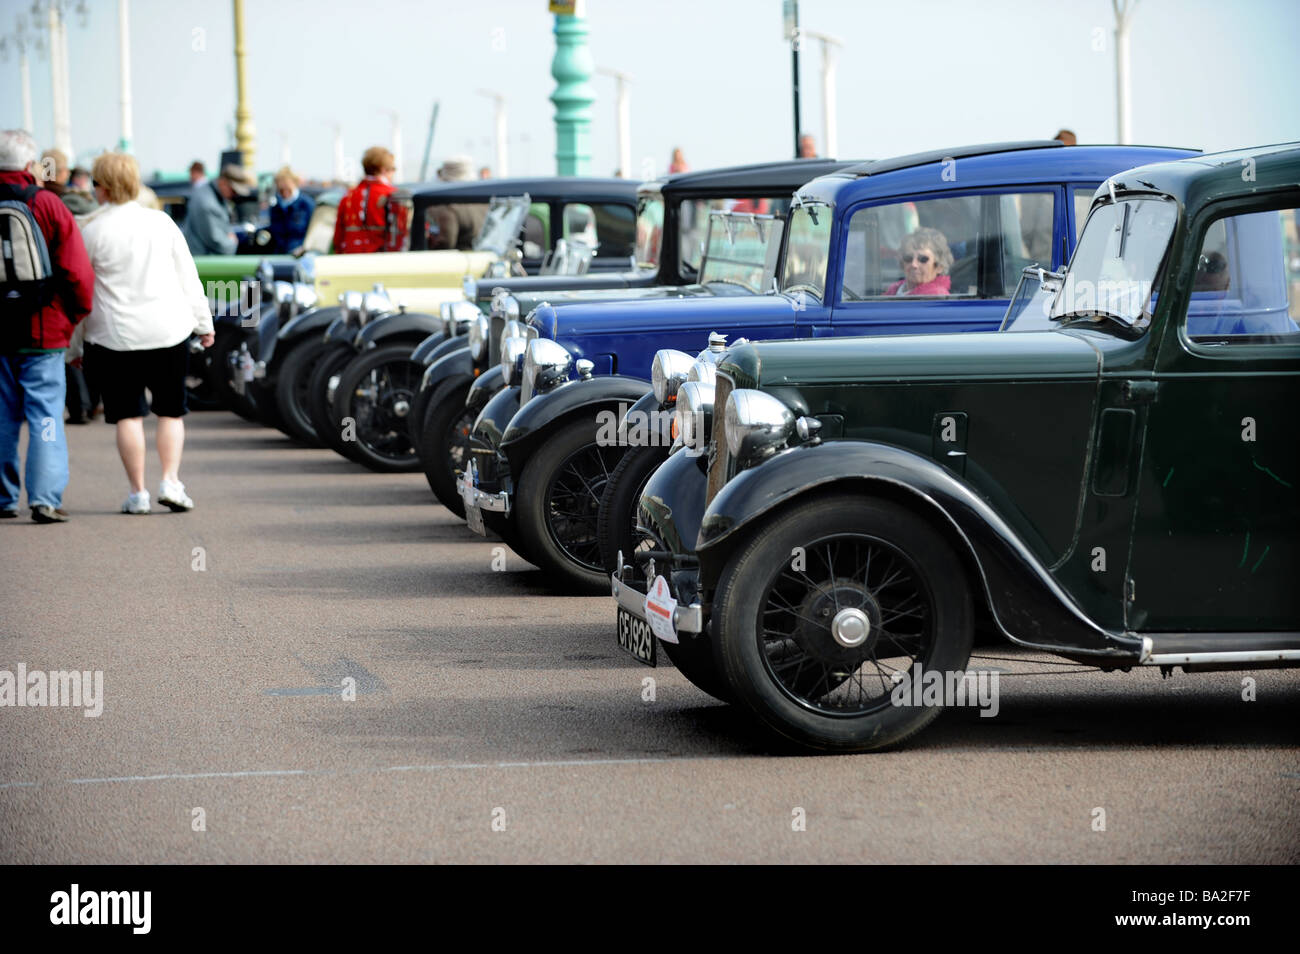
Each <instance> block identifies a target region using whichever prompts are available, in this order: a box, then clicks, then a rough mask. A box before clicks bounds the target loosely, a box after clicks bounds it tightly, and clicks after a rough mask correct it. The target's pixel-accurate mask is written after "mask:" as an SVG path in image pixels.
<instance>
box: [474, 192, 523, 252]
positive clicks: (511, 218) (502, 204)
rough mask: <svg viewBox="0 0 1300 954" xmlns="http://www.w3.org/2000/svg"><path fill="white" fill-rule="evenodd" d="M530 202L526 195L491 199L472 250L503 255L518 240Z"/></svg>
mask: <svg viewBox="0 0 1300 954" xmlns="http://www.w3.org/2000/svg"><path fill="white" fill-rule="evenodd" d="M531 202H532V200H531V199H530V198H529V197H528V196H527V195H517V196H509V197H498V198H493V200H492V204H491V205H490V206H488V212H487V218H485V219H484V220H483V228H481V229H479V233H478V237H477V238H475V239H474V250H475V251H476V252H495V253H496V254H497V255H504V254H505V253H506V250H507V249H509V248H510V247H511V245H513V244H514V242H515V240H516V239H518V238H519V230H520V229H522V228H523V227H524V219H525V218H526V217H527V215H528V207H529V204H530V203H531Z"/></svg>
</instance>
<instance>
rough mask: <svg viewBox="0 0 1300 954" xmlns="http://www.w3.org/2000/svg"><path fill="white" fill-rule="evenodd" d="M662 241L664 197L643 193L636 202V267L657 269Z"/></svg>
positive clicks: (655, 193)
mask: <svg viewBox="0 0 1300 954" xmlns="http://www.w3.org/2000/svg"><path fill="white" fill-rule="evenodd" d="M663 240H664V197H663V196H662V195H660V194H659V193H657V192H654V193H650V192H645V193H642V194H641V195H639V196H637V200H636V266H637V268H649V269H657V268H658V267H659V246H660V245H661V244H662V243H663Z"/></svg>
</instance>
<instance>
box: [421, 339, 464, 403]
mask: <svg viewBox="0 0 1300 954" xmlns="http://www.w3.org/2000/svg"><path fill="white" fill-rule="evenodd" d="M455 340H456V339H455V338H451V339H448V340H447V341H444V342H443V343H442V344H441V345H439V346H438V347H439V348H442V345H448V344H451V343H453V342H455ZM473 380H474V361H473V359H472V358H471V357H470V354H469V348H465V347H461V348H450V349H448V351H447V353H446V354H444V355H442V356H441V357H439V358H437V359H436V360H433V361H430V362H429V366H428V367H427V368H425V369H424V377H423V378H421V379H420V390H421V391H432V390H437V389H439V388H441V387H442V385H443V384H444V383H445V382H447V381H464V382H465V383H466V384H469V383H471V382H472V381H473Z"/></svg>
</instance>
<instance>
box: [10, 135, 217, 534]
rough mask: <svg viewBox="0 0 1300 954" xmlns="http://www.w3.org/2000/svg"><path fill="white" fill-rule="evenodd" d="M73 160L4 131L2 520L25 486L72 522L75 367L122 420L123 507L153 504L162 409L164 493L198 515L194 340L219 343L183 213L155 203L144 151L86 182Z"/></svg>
mask: <svg viewBox="0 0 1300 954" xmlns="http://www.w3.org/2000/svg"><path fill="white" fill-rule="evenodd" d="M60 160H62V167H63V168H64V171H66V172H67V176H66V178H63V181H60V178H61V173H60ZM66 166H67V160H66V158H64V157H62V156H61V155H59V154H57V153H54V152H52V151H51V152H47V153H46V154H45V155H44V156H42V155H40V153H39V151H38V149H37V146H36V143H35V141H34V140H33V139H32V137H31V135H30V134H28V133H27V132H25V131H24V130H21V129H8V130H4V131H2V132H0V231H2V232H3V236H4V244H3V249H4V263H3V267H4V274H3V276H0V289H3V292H2V293H0V519H3V518H14V517H17V516H18V514H19V504H20V502H21V494H22V491H23V489H24V488H25V490H26V495H27V505H28V507H29V509H30V511H31V517H32V519H33V520H34V521H35V522H36V523H40V524H54V523H62V522H64V521H66V520H67V519H68V512H67V511H66V510H65V509H64V508H63V495H64V492H65V490H66V488H67V485H68V478H69V470H68V446H67V439H66V435H65V432H64V419H63V410H64V405H65V400H66V396H67V367H68V364H65V362H68V363H70V364H71V366H73V367H74V368H80V369H84V372H85V378H86V382H87V385H88V390H89V392H90V393H91V394H97V395H99V400H100V401H101V402H102V407H103V414H104V420H105V421H107V422H108V423H110V424H114V425H115V426H116V429H117V448H118V453H119V455H120V457H121V459H122V465H123V469H124V470H125V473H126V477H127V483H128V486H129V492H128V495H127V497H126V500H125V501H124V502H123V504H122V512H123V513H131V514H144V513H149V512H150V509H151V503H152V502H151V498H150V494H149V491H148V490H147V489H146V488H145V459H146V448H145V436H144V417H145V416H146V415H147V414H148V413H149V412H150V411H152V412H153V413H154V414H155V415H157V416H158V430H157V441H156V443H157V452H158V457H159V461H160V463H161V465H162V476H161V480H160V482H159V485H158V494H157V501H158V503H159V504H161V505H162V506H165V507H167V508H168V509H170V510H172V511H185V510H189V509H191V508H192V507H193V506H194V502H193V500H192V499H191V498H190V497H189V495H188V494H187V493H186V491H185V485H184V483H182V482H181V479H180V462H181V451H182V447H183V446H184V441H185V427H184V422H183V420H182V419H183V417H184V415H185V413H186V396H185V374H186V366H187V360H188V354H187V343H188V341H189V340H190V338H191V336H197V339H198V341H199V342H200V343H201V344H202V346H204V347H209V346H211V345H212V343H213V341H214V336H213V327H212V316H211V311H210V309H209V306H208V299H207V295H206V294H205V293H204V290H203V286H202V283H201V282H200V280H199V275H198V270H197V268H196V267H195V264H194V258H193V255H192V253H191V250H190V246H189V245H188V244H187V240H186V237H185V236H184V235H183V234H182V232H181V230H180V228H178V227H177V225H176V223H175V222H173V221H172V219H171V217H170V216H168V215H167V214H166V213H164V212H162V211H161V210H159V209H157V208H151V207H149V198H150V196H149V193H148V190H145V189H143V188H142V183H141V181H140V169H139V166H138V165H137V163H136V161H135V159H134V158H132V157H131V156H129V155H127V154H125V153H104V154H102V155H100V156H99V157H98V158H97V159H95V161H94V164H93V165H92V168H91V170H90V172H89V173H88V174H86V175H82V176H78V171H80V172H83V173H84V172H85V170H76V169H72V170H67V169H66ZM38 176H39V178H38ZM87 179H89V183H87V182H86V180H87ZM87 184H88V185H89V188H90V191H89V192H87V191H86V190H85V188H84V187H85V186H86V185H87ZM196 191H197V190H196ZM142 193H143V195H142ZM154 203H155V204H156V200H154ZM77 209H82V210H85V211H82V212H79V213H78V212H77V211H76V210H77ZM146 390H147V392H148V395H149V400H148V402H146ZM89 413H91V414H93V413H94V412H93V409H92V410H91V411H90V412H89ZM24 423H26V425H27V432H28V441H27V456H26V461H25V468H24V467H23V464H24V462H23V461H22V460H21V459H20V455H19V449H20V440H19V438H20V436H21V431H22V426H23V424H24ZM20 471H22V479H21V481H20Z"/></svg>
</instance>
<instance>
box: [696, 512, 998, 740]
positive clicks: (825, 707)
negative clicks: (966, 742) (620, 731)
mask: <svg viewBox="0 0 1300 954" xmlns="http://www.w3.org/2000/svg"><path fill="white" fill-rule="evenodd" d="M796 548H803V549H802V551H801V553H802V561H803V563H802V566H798V565H796V564H794V563H792V554H796V553H799V552H800V551H796ZM795 559H799V557H796V558H795ZM844 604H848V605H844ZM854 609H856V610H858V611H859V612H861V613H863V614H864V615H865V617H866V618H867V620H868V622H869V624H870V625H869V626H868V627H866V628H865V630H864V632H865V641H864V642H862V643H861V644H860V645H858V646H854V647H852V648H848V647H846V646H844V645H842V644H841V643H840V642H837V640H836V639H835V638H833V637H832V635H831V629H830V623H831V621H832V620H833V619H836V618H841V614H844V613H847V612H848V611H850V610H854ZM712 625H713V627H714V631H715V633H716V634H717V640H716V649H717V653H718V665H719V668H720V670H721V672H722V675H723V677H724V678H725V679H726V681H727V685H728V686H729V687H730V689H731V691H732V692H733V693H734V695H735V697H736V699H737V701H738V702H739V703H740V704H741V705H742V706H743V707H744V708H745V709H747V710H748V711H749V712H750V713H751V714H752V715H753V716H755V717H756V718H757V720H758V721H759V722H760V723H761V724H762V725H763V726H764V727H765V728H767V729H768V730H770V731H771V732H773V733H775V734H776V735H777V736H778V737H780V738H781V739H784V740H787V741H790V742H794V743H796V744H797V745H800V746H803V747H805V748H810V749H818V750H822V751H831V752H866V751H871V750H874V749H880V748H885V747H887V746H892V745H897V744H899V743H901V742H902V741H904V740H905V739H907V738H908V737H910V736H912V735H914V734H915V733H917V732H919V731H920V730H921V729H923V728H924V727H925V726H926V725H928V724H929V723H930V722H931V721H932V720H933V719H934V718H936V717H937V716H938V715H939V711H940V707H938V706H914V705H895V704H894V703H893V702H892V701H891V698H890V697H891V694H892V693H893V692H894V691H895V689H896V687H897V683H895V682H894V681H893V679H892V678H891V677H892V674H893V673H894V672H895V671H901V672H904V673H910V672H911V671H912V666H913V665H914V664H915V663H920V665H921V666H922V668H923V670H933V671H936V672H950V671H957V670H962V669H964V668H965V666H966V664H967V662H968V661H969V659H970V652H971V638H972V633H973V613H972V609H971V596H970V590H969V588H968V585H967V581H966V578H965V573H964V572H963V570H962V565H961V561H960V560H959V559H958V558H957V555H956V554H955V553H954V552H953V550H952V548H951V547H950V546H949V544H948V542H947V541H946V540H944V538H943V537H942V536H941V535H940V534H939V533H938V531H936V530H935V529H934V528H933V527H932V526H930V524H929V523H927V522H926V521H925V520H924V519H922V518H921V517H919V516H918V515H917V514H915V513H913V512H912V511H910V510H908V509H906V508H905V507H902V506H900V505H898V504H895V503H892V502H889V501H884V500H878V499H874V498H868V497H861V496H854V495H849V494H835V495H829V496H821V497H816V498H813V499H811V500H808V501H806V502H805V503H802V504H799V505H797V506H795V507H793V508H791V509H789V510H787V511H785V512H784V513H783V514H781V515H780V516H779V517H777V518H776V519H775V520H774V521H773V522H771V523H770V525H768V526H765V527H763V528H762V529H760V530H758V532H757V533H755V535H754V536H753V537H752V538H751V539H749V540H748V541H747V542H745V543H743V544H742V545H741V546H740V548H739V549H738V550H737V551H736V552H735V553H733V554H732V556H731V558H730V559H729V560H728V561H727V566H726V568H725V569H724V570H723V573H722V579H721V582H720V585H719V587H718V591H717V595H716V598H715V600H714V603H713V618H712ZM886 627H889V628H888V629H886ZM886 660H888V661H886ZM796 667H797V668H796ZM810 677H812V678H810ZM794 683H797V684H794Z"/></svg>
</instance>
